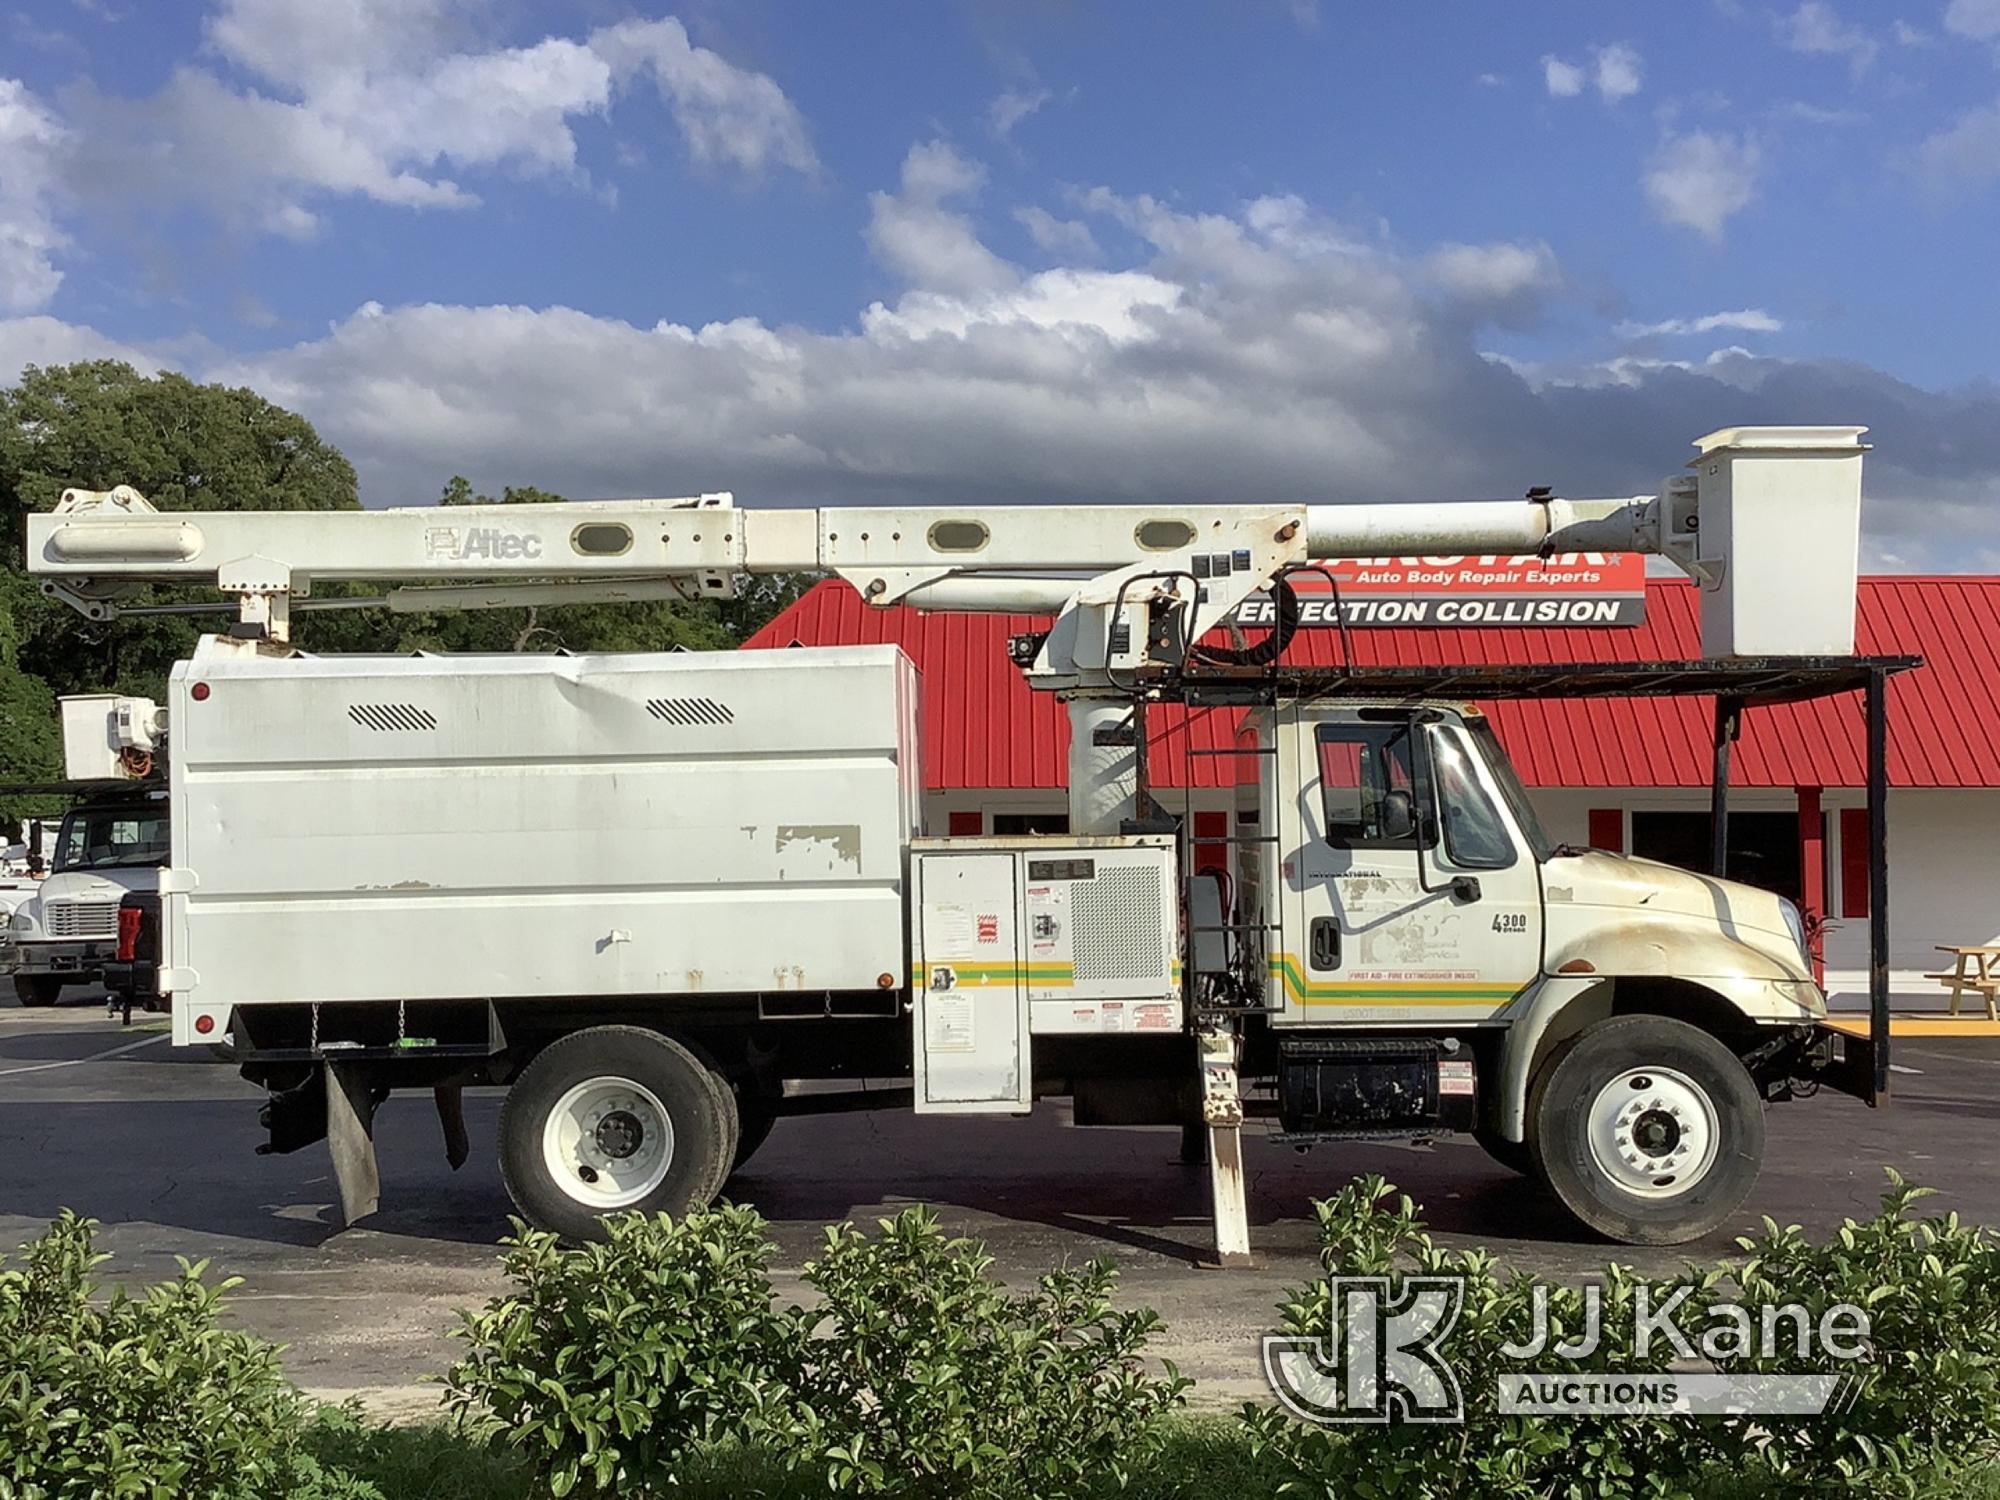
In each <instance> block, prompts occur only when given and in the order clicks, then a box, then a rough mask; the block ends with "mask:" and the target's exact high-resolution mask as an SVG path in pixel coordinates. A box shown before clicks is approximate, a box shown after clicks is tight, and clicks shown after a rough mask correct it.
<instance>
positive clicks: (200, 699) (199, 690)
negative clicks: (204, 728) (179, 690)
mask: <svg viewBox="0 0 2000 1500" xmlns="http://www.w3.org/2000/svg"><path fill="white" fill-rule="evenodd" d="M188 696H189V697H190V698H192V699H194V701H195V702H197V703H206V702H208V684H207V683H205V682H197V683H196V684H195V685H194V686H193V687H191V688H189V689H188Z"/></svg>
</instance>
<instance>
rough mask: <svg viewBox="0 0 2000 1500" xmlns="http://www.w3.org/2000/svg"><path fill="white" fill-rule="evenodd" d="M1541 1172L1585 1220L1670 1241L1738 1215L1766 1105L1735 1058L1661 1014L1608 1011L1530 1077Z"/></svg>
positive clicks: (1612, 1233)
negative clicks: (1538, 1075) (1610, 1015)
mask: <svg viewBox="0 0 2000 1500" xmlns="http://www.w3.org/2000/svg"><path fill="white" fill-rule="evenodd" d="M1530 1116H1531V1117H1530V1121H1529V1127H1530V1132H1531V1137H1532V1139H1533V1140H1534V1142H1535V1151H1536V1154H1537V1157H1538V1159H1539V1162H1540V1166H1541V1175H1542V1176H1543V1178H1544V1179H1545V1180H1546V1181H1547V1183H1548V1185H1549V1187H1550V1189H1551V1190H1552V1191H1553V1192H1554V1193H1555V1195H1556V1197H1557V1198H1559V1199H1560V1200H1561V1201H1562V1204H1563V1206H1564V1207H1565V1208H1567V1209H1568V1210H1569V1211H1570V1212H1571V1213H1572V1214H1574V1215H1576V1217H1577V1218H1579V1219H1581V1220H1582V1221H1583V1222H1584V1223H1585V1224H1586V1225H1588V1226H1589V1227H1590V1228H1592V1229H1594V1230H1596V1231H1597V1232H1598V1233H1599V1234H1602V1235H1604V1236H1606V1237H1607V1238H1609V1239H1614V1240H1619V1241H1622V1242H1623V1243H1625V1244H1628V1245H1679V1244H1685V1243H1686V1242H1687V1241H1689V1240H1695V1239H1699V1238H1701V1236H1703V1235H1705V1234H1708V1233H1710V1232H1711V1231H1712V1230H1714V1229H1715V1228H1717V1227H1718V1226H1719V1225H1721V1224H1722V1223H1723V1221H1724V1220H1726V1219H1728V1217H1729V1216H1730V1215H1731V1214H1733V1213H1735V1212H1736V1210H1737V1208H1738V1206H1740V1205H1741V1204H1742V1202H1743V1199H1744V1197H1745V1196H1746V1195H1747V1194H1748V1193H1749V1191H1750V1188H1751V1186H1752V1185H1753V1184H1754V1183H1755V1182H1756V1180H1757V1172H1758V1169H1759V1167H1760V1166H1761V1165H1762V1162H1763V1156H1764V1106H1763V1101H1762V1100H1761V1099H1760V1098H1759V1097H1758V1093H1757V1086H1756V1084H1755V1083H1754V1082H1753V1081H1752V1080H1751V1077H1750V1074H1749V1073H1748V1071H1747V1070H1745V1068H1744V1066H1743V1064H1742V1063H1741V1062H1740V1061H1738V1060H1737V1058H1736V1055H1735V1054H1734V1053H1732V1052H1731V1051H1730V1050H1729V1049H1728V1048H1727V1047H1725V1046H1723V1045H1722V1043H1721V1042H1719V1041H1717V1040H1716V1039H1715V1038H1714V1037H1712V1036H1710V1035H1709V1034H1708V1033H1707V1032H1705V1031H1701V1030H1699V1029H1698V1028H1696V1027H1693V1026H1690V1025H1688V1024H1687V1023H1686V1022H1684V1021H1674V1020H1669V1019H1667V1018H1666V1017H1664V1016H1617V1017H1614V1018H1612V1019H1611V1020H1608V1021H1602V1022H1599V1023H1598V1024H1597V1025H1595V1026H1593V1027H1591V1028H1590V1029H1589V1030H1587V1031H1585V1032H1583V1033H1581V1034H1580V1035H1578V1036H1577V1037H1575V1038H1574V1039H1573V1040H1572V1041H1571V1042H1570V1043H1569V1045H1568V1046H1567V1047H1566V1048H1565V1049H1564V1050H1563V1051H1562V1053H1561V1054H1560V1055H1559V1056H1557V1057H1555V1058H1553V1059H1552V1060H1551V1061H1550V1063H1549V1064H1548V1067H1547V1069H1546V1071H1545V1073H1544V1075H1543V1077H1542V1078H1540V1079H1538V1080H1537V1087H1536V1090H1535V1097H1534V1099H1533V1102H1532V1104H1531V1106H1530Z"/></svg>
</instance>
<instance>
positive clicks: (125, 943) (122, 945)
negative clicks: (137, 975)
mask: <svg viewBox="0 0 2000 1500" xmlns="http://www.w3.org/2000/svg"><path fill="white" fill-rule="evenodd" d="M138 956H139V909H138V908H137V907H136V906H121V907H119V908H118V960H117V961H118V962H119V963H121V964H129V963H131V962H132V961H133V960H134V959H136V958H137V957H138Z"/></svg>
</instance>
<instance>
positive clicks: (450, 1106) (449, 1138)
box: [431, 1083, 472, 1172]
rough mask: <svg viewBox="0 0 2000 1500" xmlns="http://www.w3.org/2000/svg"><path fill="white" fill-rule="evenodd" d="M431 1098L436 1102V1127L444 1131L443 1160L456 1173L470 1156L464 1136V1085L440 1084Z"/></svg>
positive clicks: (469, 1143) (470, 1149)
mask: <svg viewBox="0 0 2000 1500" xmlns="http://www.w3.org/2000/svg"><path fill="white" fill-rule="evenodd" d="M431 1097H432V1098H434V1099H436V1100H437V1112H438V1125H439V1126H440V1128H442V1129H443V1131H444V1159H445V1160H446V1161H447V1162H449V1163H450V1164H451V1169H452V1171H454V1172H456V1171H457V1170H458V1169H459V1168H460V1167H462V1166H464V1165H465V1159H466V1158H467V1157H468V1156H470V1155H471V1154H472V1143H471V1141H470V1140H469V1139H468V1138H467V1136H466V1134H465V1085H464V1084H462V1083H441V1084H439V1085H438V1086H437V1087H436V1088H434V1089H432V1090H431Z"/></svg>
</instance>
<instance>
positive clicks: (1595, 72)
mask: <svg viewBox="0 0 2000 1500" xmlns="http://www.w3.org/2000/svg"><path fill="white" fill-rule="evenodd" d="M1644 68H1645V64H1644V62H1643V60H1642V59H1641V58H1640V56H1639V53H1638V50H1637V49H1636V48H1634V47H1631V46H1628V45H1627V44H1626V43H1624V42H1614V43H1613V44H1612V45H1610V46H1608V47H1596V48H1593V49H1592V50H1591V54H1590V56H1589V58H1588V59H1586V60H1585V61H1583V62H1580V63H1573V62H1567V61H1565V60H1564V59H1562V58H1560V57H1555V56H1548V57H1544V58H1543V59H1542V83H1543V86H1544V87H1546V88H1547V89H1548V91H1549V96H1550V97H1551V98H1555V99H1574V98H1575V97H1576V96H1577V95H1578V94H1581V93H1582V92H1583V91H1584V89H1585V88H1586V87H1589V88H1595V89H1596V90H1597V97H1598V98H1599V99H1601V100H1603V101H1604V102H1605V103H1606V104H1617V103H1618V102H1620V101H1621V100H1624V99H1629V98H1631V97H1632V96H1633V95H1634V94H1636V93H1638V92H1639V90H1640V88H1641V87H1642V78H1641V75H1642V73H1643V72H1644Z"/></svg>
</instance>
